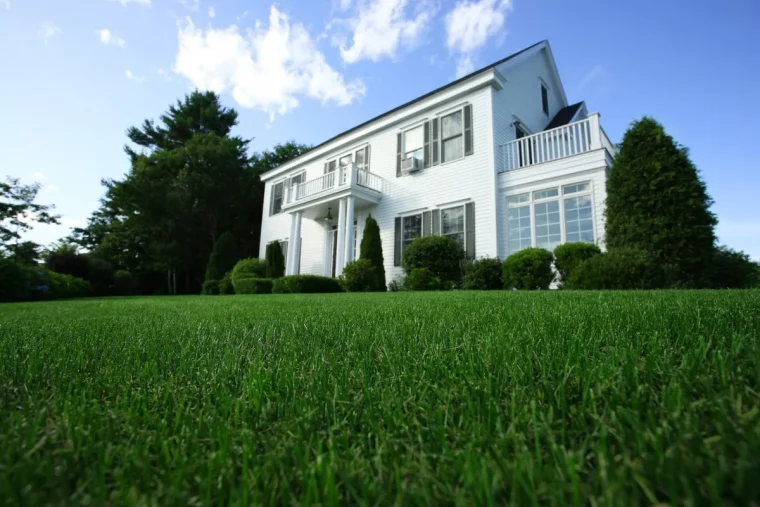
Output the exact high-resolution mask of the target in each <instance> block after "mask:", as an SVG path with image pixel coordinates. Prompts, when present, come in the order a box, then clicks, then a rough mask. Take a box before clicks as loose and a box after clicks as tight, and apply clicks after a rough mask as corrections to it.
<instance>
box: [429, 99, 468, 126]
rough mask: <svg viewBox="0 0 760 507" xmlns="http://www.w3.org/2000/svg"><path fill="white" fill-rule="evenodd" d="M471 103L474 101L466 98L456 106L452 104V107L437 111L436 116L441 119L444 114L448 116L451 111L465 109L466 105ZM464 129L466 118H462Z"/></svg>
mask: <svg viewBox="0 0 760 507" xmlns="http://www.w3.org/2000/svg"><path fill="white" fill-rule="evenodd" d="M469 105H472V102H470V101H469V100H466V101H464V102H462V103H460V104H457V105H455V106H451V107H449V108H447V109H444V110H442V111H438V112H437V113H435V116H436V117H437V118H438V119H440V118H441V117H443V116H448V115H449V114H451V113H455V112H456V111H457V109H461V110H462V111H464V108H465V106H469ZM462 129H463V130H464V118H462Z"/></svg>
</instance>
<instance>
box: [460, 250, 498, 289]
mask: <svg viewBox="0 0 760 507" xmlns="http://www.w3.org/2000/svg"><path fill="white" fill-rule="evenodd" d="M501 271H502V265H501V261H500V260H499V259H488V258H487V259H479V260H476V261H475V262H473V263H472V265H471V266H470V267H469V268H468V270H467V274H466V275H464V280H463V281H462V289H463V290H500V289H502V288H503V287H504V283H503V282H502V281H501Z"/></svg>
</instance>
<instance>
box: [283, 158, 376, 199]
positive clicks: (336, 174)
mask: <svg viewBox="0 0 760 507" xmlns="http://www.w3.org/2000/svg"><path fill="white" fill-rule="evenodd" d="M354 184H355V185H357V186H360V187H365V188H368V189H370V190H374V191H376V192H382V191H383V178H381V177H380V176H378V175H377V174H374V173H371V172H369V171H365V170H363V169H359V168H358V167H356V165H355V164H352V165H350V166H345V167H340V168H338V169H337V170H335V171H333V172H329V173H327V174H324V175H322V176H320V177H318V178H315V179H313V180H309V181H305V182H303V183H299V184H296V185H291V186H289V187H287V189H286V195H285V203H286V204H292V203H295V202H298V201H300V200H302V199H307V198H309V197H312V196H314V195H317V194H321V193H323V192H327V191H330V190H334V189H336V188H340V187H343V186H351V185H354Z"/></svg>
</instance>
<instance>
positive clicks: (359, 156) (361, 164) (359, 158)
mask: <svg viewBox="0 0 760 507" xmlns="http://www.w3.org/2000/svg"><path fill="white" fill-rule="evenodd" d="M364 152H365V148H362V149H361V150H357V151H356V154H355V155H354V161H355V162H356V167H358V168H359V169H361V170H364V171H366V170H368V168H367V167H365V164H366V160H364Z"/></svg>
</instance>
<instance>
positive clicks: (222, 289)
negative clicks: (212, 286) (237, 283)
mask: <svg viewBox="0 0 760 507" xmlns="http://www.w3.org/2000/svg"><path fill="white" fill-rule="evenodd" d="M234 293H235V287H234V286H233V285H232V271H227V272H226V273H225V274H224V276H223V277H222V279H221V280H219V294H221V295H222V296H227V295H230V294H234Z"/></svg>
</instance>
